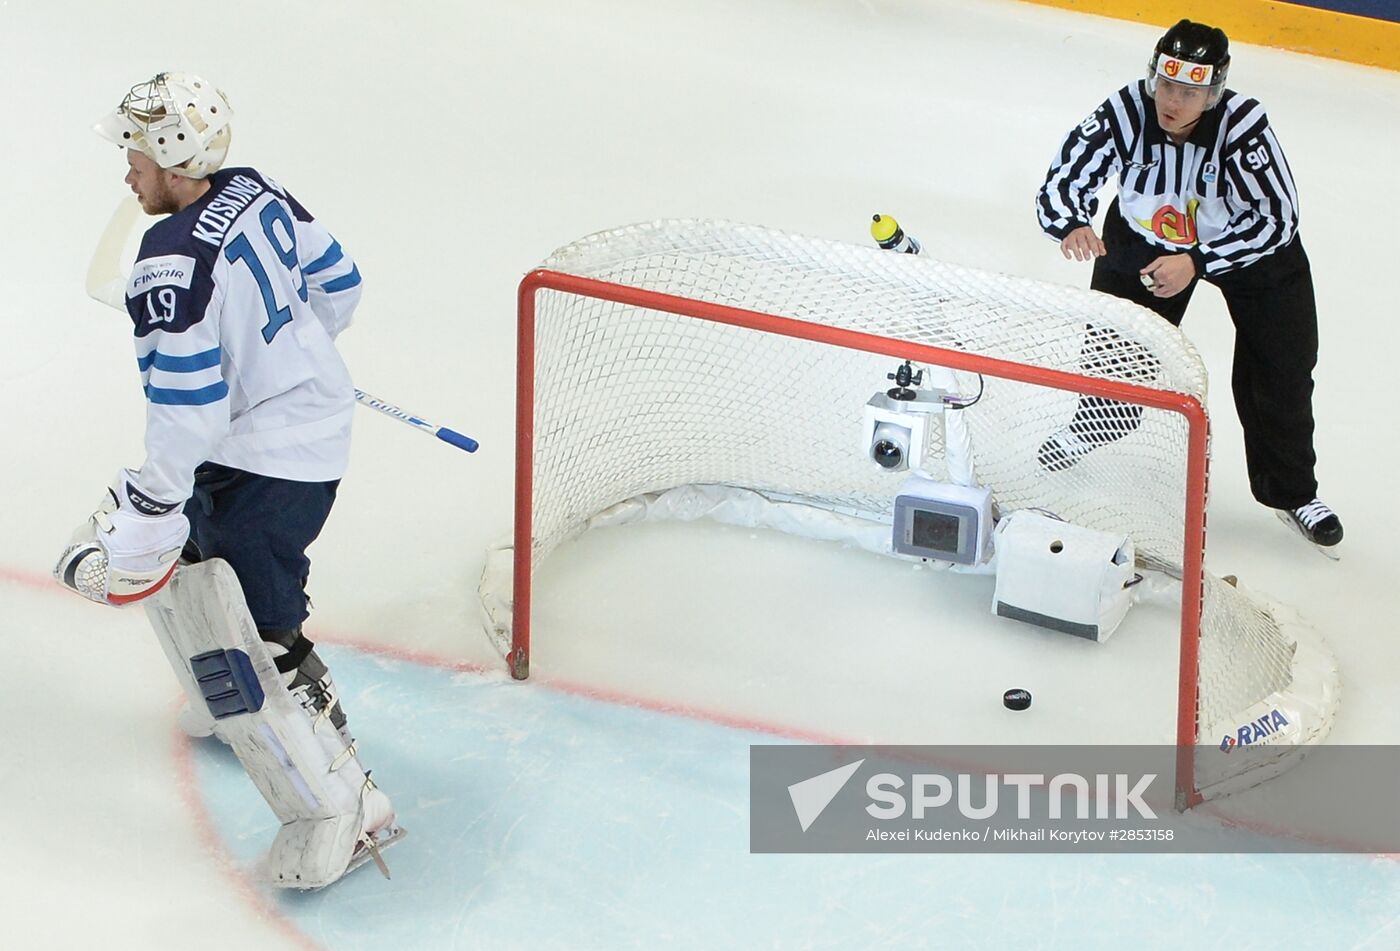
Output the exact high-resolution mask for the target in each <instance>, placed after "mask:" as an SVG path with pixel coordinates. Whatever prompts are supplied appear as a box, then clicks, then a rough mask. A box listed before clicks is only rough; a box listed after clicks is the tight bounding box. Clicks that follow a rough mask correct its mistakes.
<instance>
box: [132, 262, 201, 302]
mask: <svg viewBox="0 0 1400 951" xmlns="http://www.w3.org/2000/svg"><path fill="white" fill-rule="evenodd" d="M194 263H195V262H194V258H192V257H190V256H189V255H188V254H161V255H157V256H156V257H150V258H143V259H142V260H140V261H138V262H136V267H135V269H133V270H132V272H131V278H130V279H129V280H128V281H127V285H126V296H127V297H137V296H139V295H141V294H144V293H146V292H147V291H149V290H151V289H153V288H156V287H183V288H184V289H185V290H189V289H190V282H191V281H193V280H194Z"/></svg>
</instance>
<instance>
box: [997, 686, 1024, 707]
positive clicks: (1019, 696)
mask: <svg viewBox="0 0 1400 951" xmlns="http://www.w3.org/2000/svg"><path fill="white" fill-rule="evenodd" d="M1001 702H1002V704H1003V705H1004V706H1005V707H1006V709H1008V710H1024V709H1026V708H1027V707H1029V706H1030V705H1031V692H1030V691H1029V690H1022V689H1021V688H1020V687H1017V688H1016V689H1014V690H1008V691H1006V693H1004V694H1002V695H1001Z"/></svg>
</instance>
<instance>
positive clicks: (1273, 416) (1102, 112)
mask: <svg viewBox="0 0 1400 951" xmlns="http://www.w3.org/2000/svg"><path fill="white" fill-rule="evenodd" d="M1229 66H1230V52H1229V40H1228V38H1227V37H1226V36H1225V33H1224V31H1222V30H1219V29H1217V28H1215V27H1210V26H1206V25H1205V24H1202V23H1193V22H1191V21H1190V20H1182V21H1181V22H1180V23H1178V24H1177V25H1176V26H1174V27H1172V28H1171V29H1170V30H1168V31H1167V32H1166V34H1165V35H1164V36H1163V37H1162V38H1161V40H1160V41H1158V43H1157V48H1156V51H1155V52H1154V53H1153V55H1152V59H1151V62H1150V63H1149V65H1148V70H1147V77H1146V79H1143V80H1139V81H1138V82H1135V83H1131V84H1129V85H1127V86H1124V87H1123V88H1122V89H1120V90H1118V92H1116V93H1114V94H1113V95H1112V96H1110V97H1109V98H1108V100H1107V101H1106V102H1104V103H1103V105H1101V106H1099V108H1098V109H1096V110H1095V111H1094V112H1093V113H1092V114H1091V115H1090V116H1089V117H1088V118H1086V119H1085V120H1084V121H1083V122H1081V123H1080V124H1079V125H1078V126H1077V127H1075V128H1074V129H1072V130H1071V131H1070V133H1069V135H1068V136H1067V137H1066V138H1065V141H1064V144H1063V145H1062V146H1061V147H1060V151H1059V154H1058V155H1056V157H1055V161H1054V163H1053V164H1052V165H1051V166H1050V170H1049V172H1048V173H1047V174H1046V178H1045V184H1044V186H1042V187H1041V189H1040V192H1039V194H1038V195H1037V198H1036V213H1037V215H1038V217H1039V219H1040V227H1041V228H1042V229H1043V230H1044V231H1045V233H1046V234H1048V235H1050V237H1052V238H1054V239H1056V240H1057V241H1059V242H1060V251H1061V253H1062V254H1064V256H1065V257H1066V258H1073V259H1075V260H1078V261H1087V260H1090V259H1093V261H1094V274H1093V278H1092V280H1091V281H1090V283H1089V286H1090V287H1091V288H1093V289H1094V290H1096V291H1102V292H1104V293H1106V294H1112V295H1114V296H1115V297H1121V298H1125V299H1127V300H1131V301H1133V302H1135V303H1138V304H1141V305H1143V306H1144V307H1149V308H1151V309H1152V310H1153V311H1155V312H1156V313H1158V314H1159V315H1161V316H1162V317H1164V318H1166V319H1167V320H1169V321H1171V323H1172V324H1173V325H1174V326H1179V325H1180V324H1181V319H1182V317H1183V316H1185V313H1186V305H1187V304H1188V303H1189V302H1190V300H1191V294H1192V292H1193V291H1194V290H1195V288H1196V284H1197V282H1198V281H1201V280H1204V281H1207V282H1208V283H1211V284H1214V285H1215V286H1216V287H1218V288H1219V289H1220V292H1221V294H1222V295H1223V296H1224V298H1225V304H1226V306H1227V307H1228V308H1229V311H1230V318H1231V320H1233V321H1234V324H1235V354H1234V368H1233V373H1232V377H1231V388H1232V390H1233V392H1234V396H1235V408H1236V410H1237V411H1238V413H1239V417H1240V424H1241V426H1242V427H1243V429H1244V448H1245V461H1246V464H1247V466H1248V469H1249V483H1250V488H1251V490H1252V491H1253V493H1254V497H1255V498H1256V499H1258V500H1259V501H1260V502H1262V503H1263V504H1264V505H1267V506H1269V507H1270V508H1274V509H1278V510H1279V517H1280V518H1281V519H1283V520H1284V521H1285V522H1287V523H1288V524H1289V525H1291V526H1292V527H1294V528H1296V529H1297V530H1298V531H1299V532H1301V533H1302V534H1303V536H1304V537H1305V538H1307V539H1308V540H1309V541H1311V542H1313V543H1314V544H1316V545H1319V546H1322V547H1324V548H1330V547H1331V546H1334V545H1336V544H1337V543H1338V542H1340V541H1341V540H1342V523H1341V520H1340V519H1339V518H1338V517H1337V515H1336V513H1334V512H1333V511H1332V510H1331V509H1330V508H1328V507H1327V505H1326V504H1324V503H1323V502H1322V500H1321V499H1319V498H1318V497H1317V480H1316V478H1315V476H1314V472H1313V468H1314V465H1315V464H1316V461H1317V458H1316V456H1315V454H1314V452H1313V414H1312V390H1313V380H1312V370H1313V367H1314V366H1315V365H1316V363H1317V305H1316V302H1315V300H1314V297H1313V284H1312V271H1311V269H1310V267H1309V265H1308V257H1307V254H1306V252H1304V250H1303V242H1302V240H1301V239H1300V238H1299V237H1298V196H1297V193H1296V191H1295V190H1294V186H1293V176H1292V173H1291V172H1290V171H1289V169H1288V162H1287V160H1286V159H1285V158H1284V155H1283V150H1282V149H1281V148H1280V147H1279V143H1278V140H1277V139H1276V138H1275V137H1274V132H1273V129H1272V128H1270V126H1269V120H1268V117H1267V116H1266V115H1265V114H1264V107H1263V106H1261V105H1260V104H1259V103H1258V102H1257V101H1256V100H1254V99H1250V98H1248V97H1245V96H1241V95H1239V94H1238V93H1236V92H1234V91H1233V90H1229V89H1226V88H1225V76H1226V73H1227V71H1228V70H1229ZM1115 176H1116V177H1117V179H1118V196H1117V197H1116V198H1114V200H1113V204H1112V205H1111V206H1110V207H1109V209H1108V215H1107V217H1106V219H1105V222H1104V230H1103V238H1102V239H1100V238H1099V236H1098V235H1097V234H1095V233H1094V229H1093V225H1092V221H1093V217H1094V213H1095V211H1096V210H1097V209H1098V200H1097V199H1096V198H1095V197H1094V196H1095V193H1096V192H1098V190H1099V189H1100V188H1102V187H1103V185H1104V184H1105V183H1106V182H1107V181H1108V180H1109V178H1111V177H1115ZM1112 347H1113V344H1112V342H1111V341H1110V342H1107V343H1099V344H1094V345H1090V344H1088V343H1086V344H1085V351H1084V354H1083V361H1084V363H1085V365H1086V366H1087V367H1091V368H1099V369H1104V370H1106V371H1107V372H1111V370H1108V367H1110V366H1111V364H1112V352H1111V351H1112ZM1140 419H1141V409H1140V408H1139V407H1136V406H1127V405H1125V404H1122V403H1116V402H1114V401H1111V400H1105V399H1101V398H1097V397H1084V398H1081V400H1080V402H1079V407H1078V409H1077V411H1076V412H1075V414H1074V417H1073V419H1072V420H1071V421H1070V423H1069V424H1068V425H1067V426H1065V427H1064V428H1063V429H1061V430H1059V431H1058V432H1056V433H1055V434H1053V435H1052V436H1051V437H1050V438H1049V439H1047V440H1046V441H1045V443H1044V444H1042V446H1041V447H1040V451H1039V460H1040V464H1041V465H1042V466H1044V467H1045V468H1046V469H1047V470H1049V471H1051V472H1058V471H1062V470H1064V469H1068V468H1069V467H1071V466H1073V465H1074V464H1075V463H1077V462H1078V461H1079V460H1080V459H1081V458H1083V457H1084V456H1085V455H1087V454H1088V453H1090V452H1092V451H1093V450H1094V449H1096V448H1098V447H1099V446H1103V445H1106V444H1108V443H1111V442H1114V441H1116V440H1118V439H1121V438H1123V437H1124V436H1127V435H1128V434H1130V433H1131V432H1133V431H1134V430H1135V429H1137V427H1138V424H1139V421H1140Z"/></svg>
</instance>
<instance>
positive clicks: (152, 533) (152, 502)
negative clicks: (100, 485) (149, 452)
mask: <svg viewBox="0 0 1400 951" xmlns="http://www.w3.org/2000/svg"><path fill="white" fill-rule="evenodd" d="M189 534H190V523H189V520H188V519H186V518H185V515H184V512H183V503H181V502H166V501H162V500H161V499H157V498H155V497H154V496H152V495H150V494H149V493H147V492H145V491H143V490H142V488H141V487H140V485H138V484H137V482H136V473H134V472H132V471H131V470H130V469H122V470H120V471H119V472H118V473H117V478H116V480H115V481H114V482H113V484H112V487H111V488H109V489H108V490H107V496H106V498H104V499H103V500H102V504H101V505H100V506H98V509H97V511H96V512H94V513H92V517H91V518H89V519H88V520H87V521H86V522H84V523H83V524H82V525H81V526H80V527H79V528H78V530H77V531H75V532H74V533H73V538H72V539H71V540H70V541H69V543H68V547H67V548H65V549H64V550H63V554H62V555H60V556H59V559H58V564H56V565H55V566H54V569H53V576H54V579H55V580H56V581H58V583H59V584H61V585H63V586H64V587H65V588H69V589H70V590H73V591H76V592H77V593H78V594H81V595H82V596H83V597H85V598H87V599H89V600H91V601H96V602H97V603H98V604H116V605H121V604H128V603H130V602H132V601H140V600H141V599H142V598H147V597H150V596H151V595H153V594H155V593H156V592H157V591H159V590H160V589H161V588H162V587H163V586H164V585H165V583H166V582H167V581H169V580H170V575H171V574H172V573H173V572H174V571H175V562H176V560H177V559H178V558H179V557H180V552H181V550H182V549H183V548H184V547H185V539H186V538H188V537H189Z"/></svg>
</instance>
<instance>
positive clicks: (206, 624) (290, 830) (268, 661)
mask: <svg viewBox="0 0 1400 951" xmlns="http://www.w3.org/2000/svg"><path fill="white" fill-rule="evenodd" d="M146 612H147V615H148V616H149V617H150V620H151V625H152V627H154V628H155V631H156V636H157V639H158V640H159V641H160V644H161V647H162V648H164V650H165V653H166V657H167V658H168V659H169V661H170V664H171V667H173V668H174V670H175V673H176V676H177V677H179V679H180V683H181V685H182V686H183V687H184V689H185V694H186V696H187V697H188V699H189V702H190V704H191V706H192V707H194V708H195V709H208V710H209V712H210V714H211V715H212V717H213V719H214V733H215V735H216V736H218V737H219V739H221V740H223V741H224V742H225V743H227V744H228V745H229V746H230V747H231V748H232V749H233V752H234V754H235V755H236V756H237V757H238V761H239V762H240V763H242V764H243V768H244V769H245V770H246V771H247V773H248V777H249V778H250V779H252V781H253V785H255V786H256V787H257V788H258V792H260V793H262V795H263V798H264V799H266V800H267V804H268V805H269V806H271V807H272V811H273V812H274V813H275V814H276V816H277V818H278V820H279V821H280V822H281V823H282V826H281V828H280V829H279V830H278V832H277V837H276V839H275V840H274V841H273V844H272V848H271V850H270V851H269V853H268V856H267V860H266V866H267V873H268V878H269V881H270V883H271V884H274V885H278V886H280V887H288V888H304V889H309V888H321V887H324V886H326V885H329V884H331V883H332V882H334V881H336V880H337V879H339V878H340V877H341V876H342V875H344V874H345V873H346V871H348V870H349V869H350V868H351V867H353V865H352V861H353V863H354V864H355V865H358V864H360V863H361V862H363V861H365V860H367V859H368V858H370V857H371V855H374V854H375V849H377V848H378V847H380V846H383V845H387V844H388V843H389V842H390V841H392V840H393V839H396V838H397V837H398V835H399V834H400V832H399V830H398V829H397V827H396V826H394V825H393V823H392V819H393V809H392V807H391V806H390V804H389V800H388V798H387V797H386V796H385V795H384V794H383V793H382V792H381V791H380V790H379V789H377V788H376V787H375V785H374V783H373V782H372V781H371V780H370V779H369V777H368V775H367V774H366V773H365V771H364V770H363V769H362V768H361V766H360V763H359V761H358V759H357V758H356V756H355V750H354V747H353V746H349V747H347V746H346V744H345V741H344V740H343V739H342V738H341V736H340V734H339V732H338V731H337V730H336V729H335V727H334V726H333V725H332V724H331V722H330V718H329V717H328V716H313V715H311V714H310V713H309V712H308V711H307V710H305V709H304V708H303V707H302V705H301V703H299V702H298V701H297V699H296V698H295V697H293V696H292V694H291V693H290V692H289V691H288V690H287V689H286V687H285V686H284V685H283V679H284V675H283V674H281V673H280V672H279V671H278V670H277V667H276V664H275V663H274V660H273V657H272V655H271V653H270V652H269V651H268V648H267V645H266V644H265V643H264V642H263V640H262V638H260V637H259V636H258V631H257V628H256V627H255V626H254V624H253V619H252V617H251V616H250V615H249V613H248V606H247V602H246V601H245V600H244V597H243V589H242V588H241V587H240V586H239V583H238V578H237V577H236V576H235V575H234V573H233V569H232V568H230V567H229V565H228V563H227V562H225V561H223V560H222V559H218V558H215V559H210V560H209V561H205V562H200V563H199V564H195V565H182V566H181V567H180V568H178V569H176V572H175V577H174V578H173V579H171V581H170V583H169V584H168V585H166V587H165V588H164V589H163V590H162V591H161V592H160V593H159V594H157V595H154V596H153V597H151V598H150V599H148V600H147V602H146ZM366 830H373V831H374V832H377V833H378V835H377V836H374V835H372V836H371V839H372V844H373V845H374V847H375V849H371V848H369V846H370V844H371V843H369V842H362V837H363V836H364V834H365V832H366Z"/></svg>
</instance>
